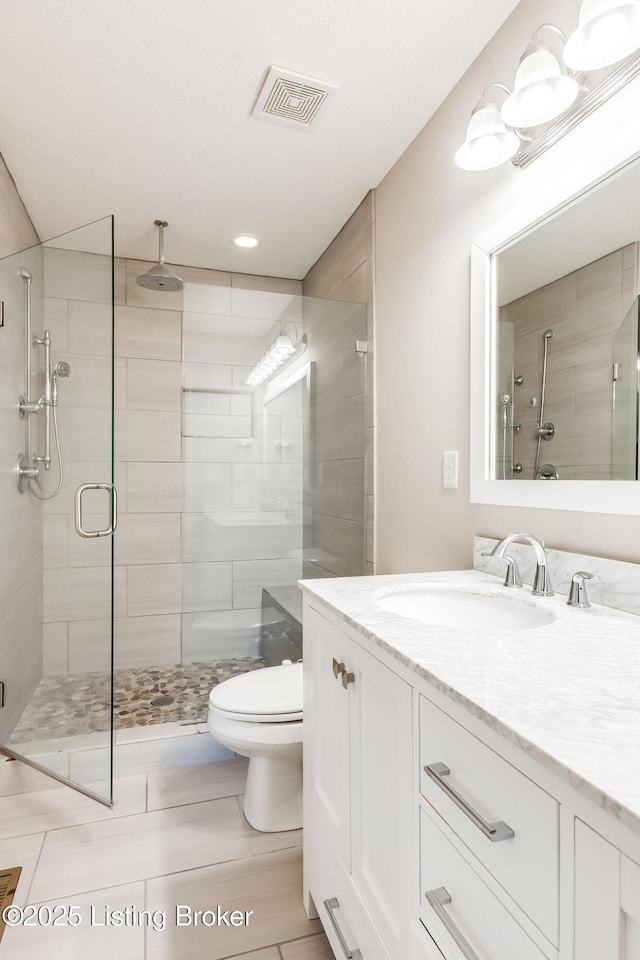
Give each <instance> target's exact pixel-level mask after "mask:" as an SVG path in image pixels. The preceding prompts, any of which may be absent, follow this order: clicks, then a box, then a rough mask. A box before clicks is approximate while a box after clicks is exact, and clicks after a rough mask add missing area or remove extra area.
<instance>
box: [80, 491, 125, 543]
mask: <svg viewBox="0 0 640 960" xmlns="http://www.w3.org/2000/svg"><path fill="white" fill-rule="evenodd" d="M85 490H108V492H109V526H108V527H106V528H105V529H104V530H85V529H84V527H83V525H82V497H83V495H84V492H85ZM74 508H75V509H74V516H75V525H76V533H77V534H78V536H79V537H84V538H85V539H88V540H90V539H93V538H95V537H110V536H111V535H112V534H113V533H114V532H115V529H116V527H117V525H118V493H117V491H116V488H115V486H114V485H113V484H112V483H83V484H81V485H80V486H79V487H78V489H77V490H76V493H75V497H74Z"/></svg>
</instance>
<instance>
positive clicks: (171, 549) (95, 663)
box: [44, 260, 300, 674]
mask: <svg viewBox="0 0 640 960" xmlns="http://www.w3.org/2000/svg"><path fill="white" fill-rule="evenodd" d="M149 266H150V264H149V263H146V262H142V261H131V260H128V261H124V260H118V261H116V310H115V324H116V328H115V354H116V361H115V363H116V368H115V397H116V418H115V421H116V422H115V429H116V448H115V451H116V452H115V457H116V477H115V479H116V485H117V487H118V490H119V525H118V532H117V537H116V541H115V563H116V576H115V580H116V591H115V594H116V611H115V614H116V624H115V626H116V669H120V668H135V667H142V666H149V665H163V664H173V663H179V662H180V661H181V660H182V659H185V660H192V659H198V658H200V657H202V658H203V659H211V637H212V636H214V635H217V637H218V638H219V639H220V640H223V639H224V638H227V639H228V640H230V646H228V647H226V648H225V646H224V643H222V644H221V646H220V647H219V648H218V646H216V650H215V653H214V656H215V657H216V658H217V657H223V656H225V655H235V656H238V655H249V654H250V653H252V652H254V651H255V638H256V637H257V626H258V624H259V606H260V603H259V586H258V585H260V586H262V584H263V583H266V584H268V583H269V580H270V578H271V579H273V574H274V569H273V561H274V560H279V559H281V557H282V544H281V542H280V541H279V542H278V543H277V544H275V543H274V542H273V541H274V538H273V532H272V530H270V529H268V527H267V526H265V525H263V524H261V523H260V522H259V521H258V520H256V517H255V516H249V517H247V524H246V527H245V528H244V533H245V535H243V532H242V528H241V526H239V525H238V522H237V520H238V518H237V517H235V519H234V521H233V522H234V523H235V527H233V528H231V527H229V526H226V527H225V522H227V523H229V522H230V517H231V516H232V515H233V514H234V512H235V511H234V505H235V509H236V510H237V509H238V508H239V507H241V506H242V505H243V504H244V503H245V502H248V501H249V500H251V498H252V497H253V498H254V500H255V497H256V496H257V493H256V489H257V485H258V484H259V483H262V481H263V479H264V477H263V476H262V473H264V469H263V464H262V456H263V455H262V446H261V440H262V438H261V436H256V435H254V436H249V435H246V436H245V435H244V434H245V433H247V432H248V431H249V432H250V430H251V424H250V421H251V418H252V416H254V417H255V416H256V414H255V411H254V412H253V414H252V413H251V411H250V407H249V402H250V398H249V397H248V395H247V393H246V376H247V373H248V371H249V369H250V368H251V366H252V365H253V363H255V360H256V358H257V356H258V355H259V353H257V352H256V351H257V345H258V344H259V343H260V339H259V338H258V337H242V336H237V337H234V336H228V335H226V334H224V333H217V334H207V333H206V329H207V322H205V329H204V330H203V329H198V325H199V323H200V324H202V320H203V317H214V318H215V317H217V318H218V320H221V319H224V318H226V319H227V320H228V319H229V318H231V317H233V316H234V315H235V316H238V317H242V318H245V319H246V318H251V317H256V316H257V317H258V318H260V310H261V306H260V304H261V301H260V297H261V295H262V294H263V293H264V292H266V293H267V294H269V293H270V294H287V295H291V294H298V293H299V292H300V282H298V281H291V280H277V279H273V278H268V277H255V276H245V275H238V274H230V273H222V272H219V271H214V270H202V269H196V268H189V267H176V268H175V269H176V270H177V271H179V272H180V274H181V276H182V277H183V278H184V280H185V281H186V285H185V293H184V296H185V297H187V300H188V302H185V301H184V300H183V293H182V292H176V293H156V292H154V291H149V290H144V289H143V288H141V287H139V286H138V285H137V284H136V283H135V278H136V277H137V276H138V275H139V274H140V273H142V272H144V271H145V270H147V269H148V267H149ZM56 275H57V277H58V281H57V283H58V286H57V288H56V290H55V291H54V292H55V293H56V296H53V297H51V296H50V297H48V298H47V301H46V304H45V309H46V313H47V323H48V324H49V326H50V327H51V328H52V335H53V336H54V337H55V338H56V343H58V344H60V353H61V354H62V355H63V356H65V357H68V359H69V362H70V363H71V365H72V375H71V378H70V379H69V381H67V382H66V383H65V384H64V385H63V386H61V388H60V394H61V396H60V414H61V432H62V433H63V435H64V436H65V443H66V444H67V446H68V447H70V448H71V451H72V454H73V451H74V450H75V451H76V452H77V459H74V457H73V456H72V458H71V460H70V462H69V464H68V470H67V477H68V479H67V481H66V483H67V484H68V489H67V491H66V495H65V496H61V498H60V500H59V501H58V502H57V504H56V502H55V501H54V502H53V503H52V504H51V507H50V509H49V510H48V511H47V515H46V520H45V551H46V553H45V556H46V560H45V586H46V589H45V611H44V619H45V640H44V652H45V672H46V673H48V674H66V673H70V674H73V673H84V672H87V671H91V670H101V669H107V667H108V662H107V655H108V642H107V641H108V630H109V620H108V616H107V611H105V610H104V598H105V593H104V579H105V577H107V576H108V569H107V564H108V549H109V545H108V542H107V541H105V542H104V546H103V547H102V550H103V553H102V555H99V554H96V551H95V549H94V550H93V552H92V557H93V560H92V562H91V563H92V565H89V564H88V563H87V556H88V554H87V551H86V550H83V543H82V541H80V540H79V538H77V537H76V535H75V534H74V532H73V527H72V523H73V521H72V517H71V512H70V509H71V498H70V490H71V489H72V488H73V486H75V485H77V484H78V483H81V482H84V481H93V480H100V479H108V477H105V476H104V474H105V471H106V470H107V463H106V458H105V457H104V438H105V437H107V436H108V422H107V420H108V411H107V410H106V409H104V408H103V409H102V412H100V411H99V410H96V409H95V407H94V397H95V396H96V392H99V391H100V377H101V376H102V377H103V378H104V376H105V375H107V373H108V371H107V367H106V364H105V357H106V349H107V346H108V345H107V343H106V342H105V341H104V340H103V341H102V342H101V340H100V336H99V331H100V330H101V329H102V330H104V320H105V307H104V305H103V304H101V303H99V302H98V301H99V299H100V298H99V297H98V296H97V295H96V298H95V299H94V300H92V293H91V289H90V286H87V285H86V284H85V285H84V287H83V289H81V290H80V289H78V288H77V286H74V279H73V275H74V272H73V270H68V271H67V272H66V273H65V271H64V270H61V269H60V265H59V264H58V269H57V271H56ZM65 277H66V280H65ZM65 283H66V287H65ZM47 292H48V293H49V292H50V291H49V289H48V290H47ZM199 296H200V297H205V299H206V302H202V301H201V302H198V297H199ZM189 297H190V298H191V299H190V300H189V299H188V298H189ZM262 319H264V316H263V317H262ZM248 341H252V342H251V343H249V342H248ZM269 342H270V341H269ZM267 345H268V344H266V343H265V345H264V347H263V348H262V349H266V346H267ZM183 355H184V364H183ZM183 376H184V382H183ZM199 384H206V387H207V389H209V390H213V392H210V393H208V394H206V395H203V394H201V393H199V392H198V386H199ZM183 388H184V389H185V393H184V398H185V401H184V402H185V406H184V412H185V417H184V430H183V424H182V413H181V411H182V396H183ZM63 390H64V391H65V392H64V393H63ZM203 402H205V403H206V404H207V406H206V407H204V408H203V407H202V406H200V407H199V406H198V404H202V403H203ZM255 402H257V401H255ZM212 404H213V406H212ZM214 407H215V410H214ZM203 415H204V420H206V427H205V432H207V431H208V432H209V433H210V434H212V435H210V436H204V437H203V436H189V435H190V434H194V433H195V434H198V433H200V434H201V433H202V432H203V431H202V429H200V428H199V427H198V426H197V425H196V421H197V418H198V417H202V416H203ZM258 419H259V418H258ZM92 425H93V426H92ZM194 428H195V429H194ZM183 432H184V433H185V434H186V435H187V436H185V437H184V439H183ZM96 437H101V438H102V439H100V440H99V441H98V442H97V443H96V442H95V438H96ZM83 450H84V451H86V454H85V456H84V457H82V454H81V451H83ZM279 483H280V481H279V480H278V482H277V483H276V485H275V487H273V490H275V491H276V494H277V495H280V489H281V488H280V486H279V485H278V484H279ZM63 493H64V491H63ZM96 519H97V518H96ZM230 529H233V532H234V533H235V534H236V536H234V538H233V544H232V545H230V543H229V540H228V538H227V540H225V530H227V531H228V530H230ZM92 546H93V547H94V548H95V546H96V544H95V542H94V543H92ZM270 564H271V566H270ZM286 572H287V573H288V572H289V571H286ZM290 572H291V574H292V579H294V580H295V577H296V576H298V575H299V569H298V565H296V570H295V571H293V570H292V571H290ZM282 575H283V572H282V568H280V570H279V574H278V576H276V579H279V578H280V577H281V576H282ZM203 627H204V629H203ZM202 637H204V638H205V641H204V644H203V641H202V640H201V639H200V638H202Z"/></svg>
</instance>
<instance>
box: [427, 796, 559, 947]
mask: <svg viewBox="0 0 640 960" xmlns="http://www.w3.org/2000/svg"><path fill="white" fill-rule="evenodd" d="M420 894H421V910H420V913H421V919H422V922H423V924H424V926H425V927H426V928H427V930H428V932H429V933H430V935H431V936H432V937H433V940H434V941H435V943H436V944H437V946H438V948H439V949H440V951H441V952H442V954H443V956H444V957H445V958H446V960H459V958H463V957H469V958H470V957H477V960H515V958H517V960H545V957H544V955H543V954H542V953H541V952H540V950H539V949H538V947H537V946H536V945H535V944H534V942H533V941H532V940H531V939H530V938H529V937H528V936H527V934H526V933H525V932H524V930H523V929H522V927H521V926H520V925H519V924H518V923H517V922H516V921H515V920H514V919H513V917H512V916H511V914H510V913H509V912H508V911H507V909H506V908H505V907H504V906H503V905H502V904H501V903H500V901H499V900H498V899H497V898H496V897H495V896H494V894H493V893H492V892H491V891H490V890H489V888H488V887H487V886H486V884H485V883H484V882H483V881H482V880H481V879H480V877H479V876H478V875H477V873H476V872H475V871H474V870H473V869H472V868H471V867H470V866H469V864H468V863H467V861H466V860H465V859H464V858H463V857H462V856H461V855H460V854H459V853H458V851H457V850H456V849H455V847H454V846H453V845H452V844H451V842H450V841H449V840H448V839H447V838H446V837H445V836H444V834H443V833H442V831H441V830H440V827H438V826H437V825H436V824H435V823H434V821H433V820H432V819H431V817H430V816H428V815H427V814H426V813H425V812H424V810H421V811H420ZM427 895H428V896H427ZM461 943H462V945H461ZM465 946H466V951H465Z"/></svg>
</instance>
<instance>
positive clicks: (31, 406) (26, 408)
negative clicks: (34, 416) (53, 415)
mask: <svg viewBox="0 0 640 960" xmlns="http://www.w3.org/2000/svg"><path fill="white" fill-rule="evenodd" d="M18 409H19V410H20V419H21V420H24V418H25V417H26V415H27V414H28V413H39V412H40V411H41V410H42V399H40V400H35V401H33V402H32V403H27V400H26V398H25V396H24V394H22V393H21V394H20V396H19V397H18Z"/></svg>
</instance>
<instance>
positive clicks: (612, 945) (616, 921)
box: [574, 819, 640, 960]
mask: <svg viewBox="0 0 640 960" xmlns="http://www.w3.org/2000/svg"><path fill="white" fill-rule="evenodd" d="M574 935H575V958H576V960H602V958H603V957H611V958H612V960H640V866H639V865H638V864H637V863H635V862H634V861H633V860H631V859H630V858H629V857H627V856H625V855H624V854H623V853H622V852H621V851H620V850H618V848H617V847H615V846H614V845H613V844H611V843H609V842H608V841H607V840H605V839H604V838H603V837H601V836H600V835H599V834H598V833H596V832H595V831H594V830H592V829H591V828H590V827H588V826H587V825H586V824H585V823H583V822H582V820H579V819H576V821H575V915H574Z"/></svg>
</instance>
